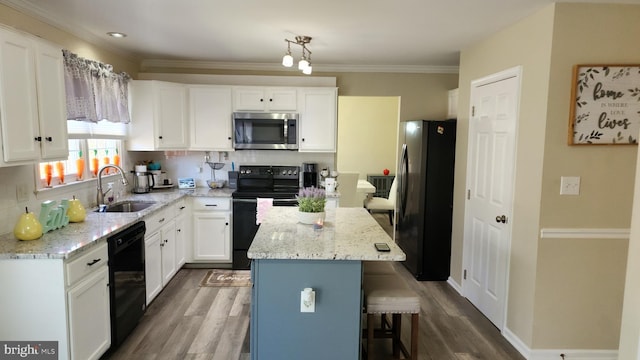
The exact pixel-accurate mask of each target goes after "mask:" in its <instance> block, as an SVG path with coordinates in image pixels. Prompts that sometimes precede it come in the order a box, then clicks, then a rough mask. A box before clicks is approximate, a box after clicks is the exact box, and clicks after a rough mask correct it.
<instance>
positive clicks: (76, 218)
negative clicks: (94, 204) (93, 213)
mask: <svg viewBox="0 0 640 360" xmlns="http://www.w3.org/2000/svg"><path fill="white" fill-rule="evenodd" d="M67 216H69V222H74V223H75V222H83V221H84V219H85V218H86V217H87V211H86V210H85V209H84V206H82V203H81V202H80V200H78V199H76V197H75V196H74V197H73V200H69V207H68V208H67Z"/></svg>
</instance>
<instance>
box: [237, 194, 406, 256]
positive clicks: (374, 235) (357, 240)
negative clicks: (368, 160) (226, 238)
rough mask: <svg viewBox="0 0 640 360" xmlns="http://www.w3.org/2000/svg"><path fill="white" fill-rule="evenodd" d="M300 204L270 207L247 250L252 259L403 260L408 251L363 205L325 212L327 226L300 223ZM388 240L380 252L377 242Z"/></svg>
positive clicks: (325, 224)
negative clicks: (387, 249) (319, 227)
mask: <svg viewBox="0 0 640 360" xmlns="http://www.w3.org/2000/svg"><path fill="white" fill-rule="evenodd" d="M297 212H298V208H297V207H287V206H276V207H273V208H271V209H270V210H269V212H268V213H267V214H266V216H265V219H264V221H263V222H262V224H261V225H260V228H259V229H258V233H257V234H256V236H255V238H254V239H253V243H252V244H251V247H250V248H249V251H248V253H247V255H248V257H249V258H251V259H308V260H367V261H375V260H380V261H404V260H405V258H406V257H405V254H404V252H403V251H402V249H400V248H399V247H398V246H397V245H396V243H395V242H394V241H393V239H391V238H390V237H389V235H387V233H386V232H385V231H384V230H383V229H382V227H380V225H379V224H378V223H377V222H376V221H375V219H374V218H373V217H372V216H371V214H369V213H368V212H367V211H366V210H365V209H364V208H337V209H331V210H328V211H327V212H326V218H325V221H324V227H323V228H322V229H319V230H314V228H313V225H304V224H300V223H298V219H297ZM378 242H383V243H387V244H388V245H389V247H390V248H391V251H390V252H379V251H377V250H376V249H375V247H374V245H373V244H374V243H378Z"/></svg>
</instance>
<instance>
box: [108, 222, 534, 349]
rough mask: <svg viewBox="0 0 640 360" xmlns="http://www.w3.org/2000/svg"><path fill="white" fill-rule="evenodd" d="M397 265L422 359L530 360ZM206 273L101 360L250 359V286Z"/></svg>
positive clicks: (177, 280) (436, 285)
mask: <svg viewBox="0 0 640 360" xmlns="http://www.w3.org/2000/svg"><path fill="white" fill-rule="evenodd" d="M374 218H376V220H377V221H378V222H379V223H380V225H382V227H383V228H385V230H386V231H390V229H391V228H390V226H389V219H388V217H387V215H386V213H384V214H383V213H379V214H374ZM395 267H396V270H397V271H398V272H399V273H400V274H401V275H402V276H403V277H404V279H405V280H406V281H407V282H408V283H409V284H410V285H411V287H412V288H413V289H414V290H415V291H416V292H418V293H419V294H420V297H421V299H422V300H421V308H422V309H421V313H420V336H419V338H420V344H419V359H420V360H449V359H451V360H485V359H486V360H524V357H522V356H521V355H520V354H519V353H518V352H517V351H516V350H515V349H514V348H513V347H512V346H511V345H510V344H509V343H508V342H507V341H506V340H505V339H504V338H503V337H502V335H501V334H500V333H499V331H498V330H497V329H496V328H495V327H494V326H493V324H491V323H490V322H489V320H487V319H486V318H485V317H484V316H483V315H482V314H481V313H480V312H478V310H477V309H476V308H474V307H473V305H471V304H470V303H469V302H468V301H467V300H466V299H464V298H463V297H461V296H460V295H459V294H458V293H457V292H456V291H455V290H453V289H452V288H451V287H450V286H449V285H448V284H447V283H446V282H431V281H425V282H419V281H416V280H415V279H413V277H412V276H411V275H410V274H409V272H407V271H406V270H405V268H404V267H403V266H402V265H401V264H395ZM206 272H207V269H182V270H180V271H179V272H178V274H177V275H176V276H175V277H174V278H173V280H171V282H170V283H169V284H168V285H167V287H165V289H164V290H163V291H162V292H161V293H160V295H158V297H157V298H156V299H155V300H154V301H153V302H152V303H151V305H150V306H149V308H148V309H147V312H146V313H145V315H144V317H143V318H142V320H141V321H140V323H139V324H138V327H137V328H136V329H135V330H134V331H133V333H132V334H131V335H130V336H129V337H128V338H127V339H126V340H125V342H124V343H123V344H122V345H121V346H120V348H118V349H117V350H116V351H114V352H112V353H109V354H106V355H105V356H104V357H103V359H113V360H182V359H188V360H205V359H206V360H212V359H215V360H218V359H220V360H236V359H238V360H245V359H249V358H250V356H249V316H250V314H249V312H250V300H251V288H249V287H200V286H199V283H200V280H202V278H203V277H204V276H205V274H206ZM409 324H410V321H409V317H408V316H407V317H404V318H403V334H402V335H403V341H405V342H406V344H407V345H408V344H409V339H408V337H409V334H410V330H409ZM330 330H331V329H327V331H330ZM274 331H277V329H274ZM372 355H374V356H372V358H373V359H390V358H391V344H390V340H377V341H376V343H375V346H374V354H372ZM267 360H288V359H267ZM291 360H298V359H291Z"/></svg>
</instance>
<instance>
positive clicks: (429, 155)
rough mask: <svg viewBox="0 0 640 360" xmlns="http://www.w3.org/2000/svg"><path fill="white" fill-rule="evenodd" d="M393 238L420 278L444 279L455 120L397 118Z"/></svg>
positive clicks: (446, 274) (448, 247)
mask: <svg viewBox="0 0 640 360" xmlns="http://www.w3.org/2000/svg"><path fill="white" fill-rule="evenodd" d="M399 133H400V139H399V140H400V141H399V144H401V145H402V150H401V151H400V159H399V162H398V164H400V165H399V169H398V171H397V172H396V174H398V186H397V188H398V204H397V206H398V210H397V216H396V219H397V220H396V221H397V224H396V242H397V243H398V245H399V246H400V248H402V250H403V251H404V252H405V253H406V255H407V260H406V261H405V262H404V265H405V267H406V268H407V269H408V270H409V271H410V272H411V273H412V274H413V275H414V276H415V278H416V279H418V280H447V279H448V278H449V274H450V272H449V268H450V264H451V218H452V210H453V172H454V160H455V144H456V120H442V121H435V120H416V121H403V122H401V123H400V131H399Z"/></svg>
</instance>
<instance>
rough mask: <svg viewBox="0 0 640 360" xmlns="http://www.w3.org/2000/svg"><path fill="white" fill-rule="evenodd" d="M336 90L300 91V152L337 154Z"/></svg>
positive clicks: (306, 89) (309, 89)
mask: <svg viewBox="0 0 640 360" xmlns="http://www.w3.org/2000/svg"><path fill="white" fill-rule="evenodd" d="M337 96H338V89H336V88H300V89H299V90H298V112H299V115H300V119H299V123H300V125H299V126H298V128H299V133H298V138H299V145H298V151H300V152H335V151H336V131H337V123H338V121H337V120H338V115H337Z"/></svg>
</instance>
